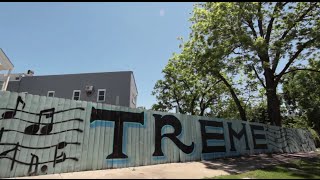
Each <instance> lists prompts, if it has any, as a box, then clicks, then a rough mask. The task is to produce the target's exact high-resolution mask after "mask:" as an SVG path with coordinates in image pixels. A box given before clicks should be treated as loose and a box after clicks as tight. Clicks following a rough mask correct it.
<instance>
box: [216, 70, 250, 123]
mask: <svg viewBox="0 0 320 180" xmlns="http://www.w3.org/2000/svg"><path fill="white" fill-rule="evenodd" d="M218 77H219V78H220V79H221V80H222V81H223V83H224V84H225V85H226V86H227V87H228V89H229V91H230V93H231V96H232V98H233V100H234V102H235V103H236V105H237V108H238V111H239V113H240V118H241V119H242V120H243V121H247V116H246V111H245V110H244V109H243V107H242V105H241V103H240V100H239V99H238V96H237V94H236V93H235V92H234V90H233V88H232V86H231V85H230V84H229V82H228V81H227V80H226V79H225V78H224V77H223V76H222V75H221V74H220V73H218Z"/></svg>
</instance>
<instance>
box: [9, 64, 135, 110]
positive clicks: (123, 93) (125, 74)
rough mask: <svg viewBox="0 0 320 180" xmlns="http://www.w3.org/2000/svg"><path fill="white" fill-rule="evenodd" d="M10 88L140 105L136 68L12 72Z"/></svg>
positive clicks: (72, 97) (30, 92) (55, 95)
mask: <svg viewBox="0 0 320 180" xmlns="http://www.w3.org/2000/svg"><path fill="white" fill-rule="evenodd" d="M7 91H14V92H19V93H20V92H24V93H29V94H34V95H41V96H51V97H59V98H65V99H73V100H81V101H92V102H101V103H106V104H112V105H119V106H126V107H131V108H136V107H137V105H136V104H137V96H138V90H137V86H136V83H135V79H134V76H133V72H132V71H120V72H102V73H83V74H62V75H46V76H33V72H32V71H30V70H29V71H28V73H26V74H25V73H20V74H11V75H10V81H9V83H8V87H7Z"/></svg>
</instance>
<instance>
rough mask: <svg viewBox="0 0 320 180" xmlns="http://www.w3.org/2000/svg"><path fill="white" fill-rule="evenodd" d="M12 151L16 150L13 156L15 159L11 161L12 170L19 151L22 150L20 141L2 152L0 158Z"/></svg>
mask: <svg viewBox="0 0 320 180" xmlns="http://www.w3.org/2000/svg"><path fill="white" fill-rule="evenodd" d="M11 151H14V154H13V158H12V159H13V160H12V161H11V169H10V170H12V169H13V165H14V162H15V160H16V157H17V151H20V150H19V143H17V144H16V146H15V147H14V148H12V149H9V150H7V151H4V152H2V153H1V154H0V158H1V157H3V156H7V154H8V153H10V152H11Z"/></svg>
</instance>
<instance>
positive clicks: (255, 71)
mask: <svg viewBox="0 0 320 180" xmlns="http://www.w3.org/2000/svg"><path fill="white" fill-rule="evenodd" d="M252 68H253V70H254V73H255V74H256V76H257V78H258V79H259V81H260V82H261V85H262V86H263V87H264V88H265V89H267V87H266V85H265V84H264V83H263V80H262V79H261V78H260V76H259V74H258V72H257V70H256V68H255V67H254V65H252Z"/></svg>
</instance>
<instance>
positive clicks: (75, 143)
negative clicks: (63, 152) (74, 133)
mask: <svg viewBox="0 0 320 180" xmlns="http://www.w3.org/2000/svg"><path fill="white" fill-rule="evenodd" d="M68 144H74V145H80V144H81V143H80V142H66V141H63V142H60V143H58V144H56V145H51V146H43V147H31V146H24V145H18V146H19V147H21V148H25V149H50V148H52V147H56V146H58V147H59V149H62V148H64V147H66V146H67V145H68ZM0 145H7V146H13V145H16V144H15V143H1V142H0Z"/></svg>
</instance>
